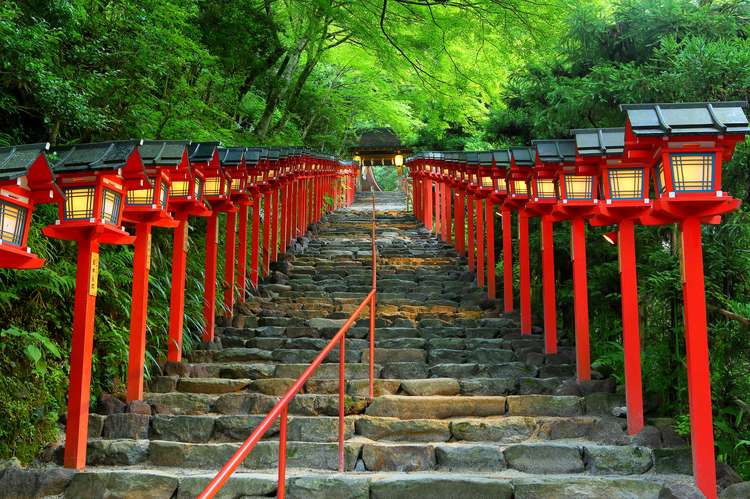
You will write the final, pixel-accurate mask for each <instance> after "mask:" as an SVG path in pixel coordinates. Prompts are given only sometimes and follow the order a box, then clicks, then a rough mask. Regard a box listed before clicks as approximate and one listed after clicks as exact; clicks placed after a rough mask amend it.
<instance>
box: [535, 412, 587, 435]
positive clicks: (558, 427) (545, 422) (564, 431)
mask: <svg viewBox="0 0 750 499" xmlns="http://www.w3.org/2000/svg"><path fill="white" fill-rule="evenodd" d="M595 423H596V419H595V418H593V417H586V416H583V417H575V418H573V417H562V418H561V417H549V416H548V417H542V418H537V429H536V436H537V437H539V438H546V439H549V440H559V439H563V438H587V437H590V436H591V434H592V432H593V430H594V425H595Z"/></svg>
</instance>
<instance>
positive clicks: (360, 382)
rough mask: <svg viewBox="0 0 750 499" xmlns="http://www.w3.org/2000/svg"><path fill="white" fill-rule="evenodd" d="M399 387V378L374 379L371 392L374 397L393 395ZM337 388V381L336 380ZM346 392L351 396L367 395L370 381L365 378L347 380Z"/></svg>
mask: <svg viewBox="0 0 750 499" xmlns="http://www.w3.org/2000/svg"><path fill="white" fill-rule="evenodd" d="M400 387H401V380H399V379H376V380H374V383H373V392H374V395H375V396H376V397H380V396H382V395H395V394H396V393H398V390H399V388H400ZM336 389H337V390H338V382H336ZM346 393H348V394H349V395H351V396H353V397H367V396H369V393H370V381H369V380H366V379H355V380H352V381H349V382H348V383H347V387H346Z"/></svg>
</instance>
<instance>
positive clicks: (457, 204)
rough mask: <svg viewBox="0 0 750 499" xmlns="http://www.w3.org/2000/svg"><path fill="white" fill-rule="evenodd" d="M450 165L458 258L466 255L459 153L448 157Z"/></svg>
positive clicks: (462, 167) (461, 157) (460, 158)
mask: <svg viewBox="0 0 750 499" xmlns="http://www.w3.org/2000/svg"><path fill="white" fill-rule="evenodd" d="M448 159H449V161H450V163H451V167H452V168H451V182H452V185H453V188H454V196H453V231H454V235H455V237H454V239H455V244H454V246H455V247H456V251H457V252H458V254H459V255H460V256H464V255H466V203H465V201H464V196H465V192H466V186H465V185H464V164H463V155H462V154H461V153H451V154H449V155H448Z"/></svg>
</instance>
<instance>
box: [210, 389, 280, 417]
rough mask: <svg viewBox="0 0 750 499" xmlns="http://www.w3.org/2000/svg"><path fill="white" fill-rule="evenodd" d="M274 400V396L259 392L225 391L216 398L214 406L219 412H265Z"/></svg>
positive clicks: (269, 408) (275, 399)
mask: <svg viewBox="0 0 750 499" xmlns="http://www.w3.org/2000/svg"><path fill="white" fill-rule="evenodd" d="M276 401H277V398H276V397H271V396H269V395H262V394H260V393H227V394H225V395H221V396H220V397H219V398H218V399H216V402H215V403H214V407H215V409H216V412H218V413H220V414H265V413H267V412H268V411H270V410H271V409H272V408H273V406H274V404H276ZM204 412H208V411H204Z"/></svg>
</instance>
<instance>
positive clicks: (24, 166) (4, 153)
mask: <svg viewBox="0 0 750 499" xmlns="http://www.w3.org/2000/svg"><path fill="white" fill-rule="evenodd" d="M47 149H49V144H46V143H40V144H24V145H20V146H12V147H0V181H1V180H15V179H17V178H19V177H24V176H27V175H28V174H29V169H30V168H31V166H32V165H33V164H34V163H35V162H36V160H37V159H39V156H40V155H42V154H44V153H45V151H47Z"/></svg>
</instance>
